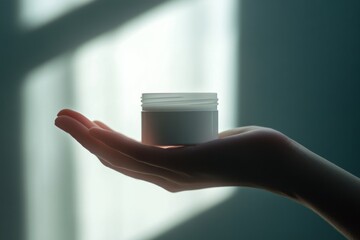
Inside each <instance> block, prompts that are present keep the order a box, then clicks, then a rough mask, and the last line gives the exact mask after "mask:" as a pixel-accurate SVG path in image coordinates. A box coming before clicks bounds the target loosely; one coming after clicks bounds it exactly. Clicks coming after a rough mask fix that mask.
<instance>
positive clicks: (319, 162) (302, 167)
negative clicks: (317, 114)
mask: <svg viewBox="0 0 360 240" xmlns="http://www.w3.org/2000/svg"><path fill="white" fill-rule="evenodd" d="M292 150H293V151H292V155H291V157H292V159H289V160H290V162H291V163H292V164H293V166H292V171H291V175H292V177H291V185H292V187H291V186H290V187H289V191H288V195H289V196H291V197H292V198H294V199H295V200H296V201H298V202H300V203H301V204H303V205H305V206H307V207H309V208H310V209H312V210H313V211H315V212H316V213H318V214H319V215H320V216H321V217H323V218H324V219H325V220H326V221H327V222H329V223H330V224H331V225H333V226H334V227H335V228H336V229H338V230H339V231H340V232H341V233H343V234H344V235H345V236H346V237H347V238H350V239H360V179H359V178H357V177H356V176H354V175H352V174H350V173H348V172H346V171H345V170H343V169H341V168H339V167H337V166H336V165H334V164H332V163H330V162H329V161H327V160H326V159H324V158H322V157H320V156H318V155H316V154H314V153H312V152H311V151H309V150H308V149H305V148H304V147H302V146H301V145H299V144H297V143H293V144H292Z"/></svg>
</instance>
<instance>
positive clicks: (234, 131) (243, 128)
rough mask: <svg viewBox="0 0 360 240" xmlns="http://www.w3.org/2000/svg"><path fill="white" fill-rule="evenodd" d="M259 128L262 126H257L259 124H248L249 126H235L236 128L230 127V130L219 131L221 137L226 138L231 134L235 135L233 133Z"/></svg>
mask: <svg viewBox="0 0 360 240" xmlns="http://www.w3.org/2000/svg"><path fill="white" fill-rule="evenodd" d="M259 128H260V127H257V126H247V127H239V128H234V129H230V130H227V131H224V132H221V133H219V138H226V137H230V136H233V135H238V134H242V133H245V132H249V131H253V130H257V129H259Z"/></svg>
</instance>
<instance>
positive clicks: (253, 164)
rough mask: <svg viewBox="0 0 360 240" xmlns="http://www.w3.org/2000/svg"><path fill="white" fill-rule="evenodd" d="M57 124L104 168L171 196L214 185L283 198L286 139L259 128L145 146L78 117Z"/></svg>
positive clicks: (68, 113)
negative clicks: (266, 192)
mask: <svg viewBox="0 0 360 240" xmlns="http://www.w3.org/2000/svg"><path fill="white" fill-rule="evenodd" d="M55 124H56V126H58V127H59V128H61V129H62V130H64V131H66V132H68V133H69V134H71V135H72V136H73V137H74V138H75V139H76V140H77V141H78V142H79V143H80V144H82V145H83V146H84V147H85V148H87V149H88V150H89V151H90V152H91V153H93V154H94V155H96V156H97V157H98V158H99V160H100V161H101V162H102V163H103V164H104V165H105V166H107V167H109V168H112V169H114V170H116V171H118V172H120V173H122V174H125V175H127V176H130V177H133V178H137V179H140V180H145V181H148V182H151V183H154V184H156V185H158V186H160V187H163V188H164V189H166V190H168V191H170V192H178V191H184V190H192V189H199V188H206V187H217V186H253V187H259V188H266V189H268V190H271V191H274V192H278V193H282V194H286V192H287V188H286V186H284V182H287V181H286V180H285V178H286V176H285V175H286V173H287V172H286V171H283V169H284V168H285V164H286V162H287V161H286V160H285V156H286V154H287V151H286V150H287V149H288V147H287V146H288V145H289V139H288V138H287V137H286V136H284V135H283V134H281V133H279V132H277V131H275V130H272V129H268V128H263V127H255V126H251V127H242V128H237V129H232V130H229V131H225V132H223V133H220V135H219V139H216V140H214V141H210V142H207V143H203V144H199V145H194V146H186V147H185V146H182V147H175V148H160V147H156V146H149V145H144V144H142V143H140V142H137V141H135V140H133V139H130V138H128V137H126V136H124V135H122V134H120V133H117V132H115V131H113V130H111V129H110V128H109V127H107V126H106V125H105V124H104V123H101V122H99V121H94V122H93V121H90V120H89V119H87V118H86V117H84V116H83V115H81V114H80V113H77V112H74V111H72V110H68V109H65V110H62V111H60V112H59V113H58V117H57V119H56V120H55Z"/></svg>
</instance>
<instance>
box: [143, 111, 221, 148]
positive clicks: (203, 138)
mask: <svg viewBox="0 0 360 240" xmlns="http://www.w3.org/2000/svg"><path fill="white" fill-rule="evenodd" d="M216 138H218V112H217V111H181V112H145V111H143V112H142V142H143V143H145V144H149V145H160V146H170V145H171V146H172V145H194V144H199V143H203V142H207V141H211V140H213V139H216Z"/></svg>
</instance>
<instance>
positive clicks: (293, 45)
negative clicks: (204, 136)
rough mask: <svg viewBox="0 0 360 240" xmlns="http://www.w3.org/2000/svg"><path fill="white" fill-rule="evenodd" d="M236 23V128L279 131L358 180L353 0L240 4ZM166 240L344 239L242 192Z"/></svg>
mask: <svg viewBox="0 0 360 240" xmlns="http://www.w3.org/2000/svg"><path fill="white" fill-rule="evenodd" d="M239 26H241V29H240V53H241V54H240V56H239V57H240V58H239V73H240V74H239V77H240V84H239V86H240V89H239V92H240V94H239V106H240V107H239V110H240V111H239V118H238V119H239V124H240V125H262V126H268V127H272V128H275V129H278V130H280V131H282V132H283V133H285V134H287V135H288V136H290V137H291V138H293V139H295V140H296V141H298V142H300V143H301V144H303V145H304V146H306V147H307V148H309V149H311V150H312V151H314V152H316V153H318V154H319V155H321V156H323V157H325V158H327V159H328V160H330V161H332V162H333V163H335V164H337V165H339V166H341V167H342V168H344V169H345V170H347V171H349V172H351V173H353V174H355V175H357V176H360V162H359V161H358V159H360V152H359V151H358V149H359V148H360V141H359V140H358V136H359V135H360V126H359V122H360V108H359V106H358V105H359V103H360V94H359V93H358V90H359V89H360V82H359V79H360V58H359V56H360V44H359V43H360V2H359V1H357V0H346V1H328V0H315V1H313V0H306V1H287V0H275V1H260V0H243V1H242V4H241V16H240V24H239ZM165 239H172V240H174V239H175V240H176V239H344V237H343V236H342V235H340V234H339V233H338V232H337V231H336V230H335V229H333V228H332V227H331V226H330V225H328V224H327V223H326V222H325V221H323V220H322V219H321V218H320V217H318V216H317V215H316V214H314V213H313V212H311V211H310V210H308V209H306V208H305V207H303V206H300V205H299V204H296V203H295V202H292V201H289V200H288V199H285V198H283V197H280V196H276V195H274V194H272V193H266V192H263V191H261V190H254V189H252V190H251V189H240V190H239V191H238V193H237V194H236V195H235V196H234V197H233V198H231V199H230V200H229V201H227V202H226V203H224V204H222V205H220V206H218V207H217V208H214V209H212V210H210V211H208V212H206V213H204V214H202V215H200V216H198V217H196V218H194V219H192V220H191V221H188V222H187V223H184V224H183V225H181V226H180V227H178V228H176V229H173V230H171V231H169V232H167V233H165V234H164V235H163V236H160V237H158V238H156V240H165Z"/></svg>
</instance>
